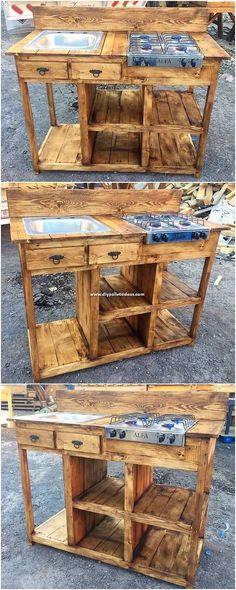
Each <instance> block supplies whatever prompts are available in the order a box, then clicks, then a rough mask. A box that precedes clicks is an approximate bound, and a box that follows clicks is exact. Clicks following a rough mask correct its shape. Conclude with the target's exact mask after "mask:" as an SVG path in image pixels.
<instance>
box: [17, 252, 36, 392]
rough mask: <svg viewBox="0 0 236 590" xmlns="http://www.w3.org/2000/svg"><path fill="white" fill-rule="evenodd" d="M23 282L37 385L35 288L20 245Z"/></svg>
mask: <svg viewBox="0 0 236 590" xmlns="http://www.w3.org/2000/svg"><path fill="white" fill-rule="evenodd" d="M19 253H20V262H21V271H22V281H23V289H24V297H25V312H26V320H27V326H28V330H29V340H30V356H31V364H32V373H33V378H34V381H35V382H36V383H37V382H39V381H40V368H39V355H38V343H37V334H36V319H35V309H34V299H33V288H32V276H31V273H30V272H29V271H28V270H27V269H26V263H25V250H24V246H23V245H22V244H20V245H19Z"/></svg>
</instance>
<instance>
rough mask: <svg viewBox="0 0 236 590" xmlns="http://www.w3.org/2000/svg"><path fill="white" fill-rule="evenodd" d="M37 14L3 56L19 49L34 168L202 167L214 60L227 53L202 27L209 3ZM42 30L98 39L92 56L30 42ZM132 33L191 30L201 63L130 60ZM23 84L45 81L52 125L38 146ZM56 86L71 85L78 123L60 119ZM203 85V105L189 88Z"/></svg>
mask: <svg viewBox="0 0 236 590" xmlns="http://www.w3.org/2000/svg"><path fill="white" fill-rule="evenodd" d="M33 14H34V23H35V29H36V30H35V31H33V33H31V34H30V35H28V36H27V37H26V38H25V39H23V40H22V41H20V42H18V43H16V44H15V45H14V46H13V47H11V48H10V49H9V50H8V52H7V53H8V54H9V55H14V56H15V61H16V68H17V73H18V78H19V86H20V92H21V96H22V102H23V108H24V115H25V121H26V127H27V132H28V137H29V144H30V149H31V157H32V164H33V168H34V170H35V172H39V171H40V170H77V171H82V170H92V171H125V172H131V171H137V172H145V171H146V170H149V171H151V172H159V173H165V172H166V173H173V174H192V175H195V176H199V175H200V174H201V170H202V166H203V162H204V154H205V149H206V144H207V136H208V129H209V123H210V117H211V112H212V108H213V104H214V98H215V92H216V86H217V78H218V73H219V69H220V64H221V60H222V59H229V57H230V56H229V55H228V54H227V53H226V52H225V51H224V49H222V47H220V45H218V44H217V43H216V42H215V41H214V40H213V39H212V37H210V35H209V34H208V33H207V26H208V19H209V10H208V9H205V8H196V7H194V8H177V7H174V8H137V9H135V10H134V9H129V8H121V9H115V10H114V9H110V8H100V9H97V8H93V9H92V10H91V8H85V7H74V8H72V7H70V8H68V9H66V8H64V7H61V8H59V7H56V8H50V7H35V8H33ZM44 30H50V31H57V30H59V31H65V32H66V31H98V30H99V31H102V32H103V33H104V36H103V40H102V43H101V44H100V46H99V48H98V49H97V50H96V51H93V52H92V51H91V52H90V54H89V53H88V51H87V52H86V53H84V54H83V53H82V52H81V51H80V52H78V51H76V50H73V51H72V50H64V51H63V50H62V49H60V50H59V49H57V50H56V49H55V50H53V51H52V50H49V49H38V48H37V49H33V48H31V47H27V45H28V44H29V43H30V42H32V41H33V40H34V39H35V38H36V37H37V36H38V34H39V33H40V31H44ZM132 31H135V32H137V31H138V32H146V33H152V32H159V33H165V32H167V33H168V32H173V33H182V32H184V33H190V34H191V35H192V37H193V39H194V40H195V41H196V43H197V45H198V47H199V49H200V51H201V52H202V54H203V64H202V67H196V68H189V67H188V68H184V67H182V68H178V67H177V68H176V67H132V66H128V64H127V53H128V34H129V33H130V32H132ZM29 83H30V84H31V83H36V84H38V83H40V84H42V83H46V90H47V99H48V107H49V117H50V128H49V130H48V133H47V135H46V137H45V139H44V141H43V143H42V145H41V146H40V147H39V146H38V143H37V138H36V131H35V125H34V120H33V112H32V106H31V101H30V96H29V88H28V85H29ZM54 83H56V84H68V83H69V84H75V85H76V86H77V90H78V110H79V117H80V121H79V122H78V123H74V124H68V123H66V124H65V123H62V122H60V123H59V122H58V120H57V116H56V109H55V104H54V97H53V84H54ZM98 83H99V88H98V87H97V84H98ZM109 84H112V85H113V87H112V89H111V88H109V87H107V85H109ZM121 84H126V85H127V86H126V88H123V89H121V87H120V85H121ZM134 85H135V87H134ZM163 86H164V87H166V89H165V90H162V89H161V88H160V87H163ZM201 86H202V87H204V88H205V89H206V90H207V94H206V100H205V106H204V110H203V112H201V109H200V107H199V104H198V100H197V98H196V96H195V93H194V90H195V89H196V88H197V87H201ZM158 87H159V89H158ZM177 87H179V88H180V89H178V88H177ZM183 87H184V90H183ZM194 137H195V140H196V139H198V141H197V142H196V141H195V140H194V141H193V138H194Z"/></svg>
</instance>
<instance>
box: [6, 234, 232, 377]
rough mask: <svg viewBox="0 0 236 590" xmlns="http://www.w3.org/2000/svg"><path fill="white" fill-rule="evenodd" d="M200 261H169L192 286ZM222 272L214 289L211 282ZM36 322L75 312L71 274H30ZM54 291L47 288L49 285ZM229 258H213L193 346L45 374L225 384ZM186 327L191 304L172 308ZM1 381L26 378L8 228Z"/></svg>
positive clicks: (16, 267) (18, 283)
mask: <svg viewBox="0 0 236 590" xmlns="http://www.w3.org/2000/svg"><path fill="white" fill-rule="evenodd" d="M202 264H203V263H202V261H200V260H196V261H194V263H193V262H191V261H188V262H183V263H174V264H172V265H171V266H170V268H171V267H172V270H173V271H174V272H176V273H177V274H179V276H181V277H182V278H183V279H184V280H185V281H186V282H188V284H190V285H192V286H193V287H194V286H195V285H196V286H197V285H198V278H199V276H200V272H201V269H202ZM218 275H222V276H223V278H222V281H221V283H220V286H219V287H218V288H217V287H215V286H214V281H215V280H216V278H217V276H218ZM33 282H34V293H35V297H36V300H37V302H38V305H37V306H36V311H37V313H36V316H37V321H39V322H40V321H41V322H44V321H50V320H56V319H62V318H66V317H70V316H73V315H75V312H74V301H75V295H74V277H73V274H69V273H68V274H64V275H54V276H53V275H51V276H42V277H35V278H34V279H33ZM52 286H53V287H55V288H56V290H55V291H53V292H51V291H50V288H51V287H52ZM233 309H234V263H233V262H232V261H228V260H224V261H222V260H218V259H217V260H216V261H215V264H214V267H213V271H212V275H211V278H210V283H209V287H208V293H207V297H206V301H205V307H204V311H203V315H202V320H201V323H200V328H199V332H198V336H197V342H196V344H195V346H194V347H191V346H188V347H187V346H186V347H181V348H176V349H172V350H171V349H170V350H164V351H159V352H158V353H157V352H155V353H151V354H148V355H144V356H140V357H134V358H133V359H127V360H124V361H119V362H116V363H115V362H114V363H111V364H107V365H103V366H100V367H94V368H91V369H85V370H83V371H78V372H74V373H69V374H65V375H61V376H58V377H54V378H51V379H50V380H49V379H48V380H47V382H49V381H51V382H60V383H63V382H64V383H81V382H82V383H84V382H87V383H106V382H107V383H130V382H131V383H132V382H136V383H138V382H140V383H146V382H157V383H158V382H160V383H163V382H164V383H168V382H170V383H175V382H177V383H189V382H193V383H198V382H199V383H211V382H212V383H214V382H222V383H227V382H231V381H233V380H234V330H233V326H232V322H233ZM174 313H176V315H177V316H178V317H179V318H180V319H182V320H183V323H184V324H185V325H186V326H189V325H190V318H191V313H192V308H191V307H189V308H184V309H182V310H180V309H179V310H174ZM2 381H3V383H25V382H26V383H27V382H31V381H32V373H31V365H30V357H29V350H28V341H27V330H26V321H25V313H24V299H23V290H22V280H21V271H20V263H19V257H18V251H17V246H16V245H15V244H13V243H11V242H10V238H9V228H8V227H7V226H4V227H3V231H2Z"/></svg>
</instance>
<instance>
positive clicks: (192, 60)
mask: <svg viewBox="0 0 236 590" xmlns="http://www.w3.org/2000/svg"><path fill="white" fill-rule="evenodd" d="M196 65H197V64H196V61H195V59H191V66H192V68H196Z"/></svg>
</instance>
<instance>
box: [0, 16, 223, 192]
mask: <svg viewBox="0 0 236 590" xmlns="http://www.w3.org/2000/svg"><path fill="white" fill-rule="evenodd" d="M2 29H3V30H2V53H3V57H2V114H3V116H2V146H3V150H2V180H3V181H8V182H10V181H35V180H36V179H37V180H38V181H44V180H46V181H56V182H58V181H76V180H77V181H78V180H80V181H87V180H88V174H89V179H90V181H93V182H95V181H97V182H98V181H108V180H111V181H115V182H118V181H119V182H121V181H126V182H127V180H129V182H132V181H138V180H139V181H142V180H144V179H145V181H155V180H163V181H165V180H177V181H182V180H191V179H192V178H193V179H194V177H191V176H189V175H185V176H184V175H177V176H174V175H167V174H164V175H163V174H160V175H157V174H151V173H145V174H141V173H139V174H136V173H106V172H102V173H98V172H93V173H92V172H89V173H88V172H57V171H56V172H55V171H53V172H41V173H40V175H39V176H38V175H36V174H35V173H34V171H33V170H32V165H31V158H30V153H29V147H28V140H27V136H26V131H25V124H24V118H23V113H22V105H21V98H20V94H19V86H18V81H17V75H16V70H15V63H14V58H13V57H9V56H5V55H4V53H5V51H6V49H8V48H9V47H10V46H11V45H13V43H15V42H16V41H17V40H19V39H21V38H23V37H24V35H25V33H22V32H20V33H18V34H17V35H12V34H11V35H10V36H9V33H7V31H6V28H5V22H4V19H2ZM211 33H212V35H213V36H215V35H216V29H215V27H211ZM225 34H226V33H225ZM220 44H221V45H222V46H223V47H224V48H225V49H226V51H228V52H229V53H230V55H231V59H230V60H226V61H224V62H222V65H221V71H220V76H219V81H218V87H217V93H216V99H215V103H214V108H213V113H212V118H211V124H210V130H209V139H208V144H207V151H206V157H205V163H204V168H203V172H202V177H201V180H202V181H215V182H216V181H222V180H223V181H224V182H225V181H230V180H231V181H232V180H234V168H235V164H234V125H233V121H234V44H233V43H228V41H227V40H226V38H224V39H223V40H221V41H220ZM30 86H31V90H30V91H31V96H32V104H33V107H34V114H35V123H36V130H37V136H38V140H39V143H41V142H42V140H43V138H44V136H45V134H46V132H47V130H48V127H49V119H48V116H47V105H46V93H45V89H44V85H42V84H31V85H30ZM197 96H198V99H199V102H200V105H202V104H203V99H204V96H205V90H204V89H203V88H200V89H197ZM75 100H76V94H75V86H73V85H67V84H65V85H63V84H61V85H55V101H56V106H57V117H58V121H59V122H76V121H77V118H78V114H77V112H76V110H75V108H74V107H73V103H74V102H75Z"/></svg>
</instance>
